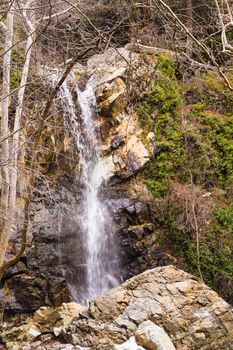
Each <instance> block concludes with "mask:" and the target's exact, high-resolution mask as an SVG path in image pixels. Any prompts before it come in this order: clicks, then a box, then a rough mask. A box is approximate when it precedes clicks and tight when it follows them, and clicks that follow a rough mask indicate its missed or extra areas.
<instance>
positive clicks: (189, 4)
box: [186, 0, 193, 57]
mask: <svg viewBox="0 0 233 350" xmlns="http://www.w3.org/2000/svg"><path fill="white" fill-rule="evenodd" d="M186 14H187V29H188V30H189V32H190V33H191V34H193V4H192V0H187V2H186ZM186 54H187V55H188V56H189V57H192V54H193V40H192V38H191V37H190V35H188V36H187V46H186Z"/></svg>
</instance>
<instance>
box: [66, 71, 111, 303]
mask: <svg viewBox="0 0 233 350" xmlns="http://www.w3.org/2000/svg"><path fill="white" fill-rule="evenodd" d="M71 78H72V77H70V81H71V82H72V85H73V86H74V84H75V79H74V78H72V79H71ZM75 90H76V94H77V98H78V102H79V105H80V108H81V114H80V115H79V116H78V115H77V112H76V106H75V102H74V99H73V96H72V93H71V91H70V89H69V86H68V82H64V83H63V85H62V86H61V88H60V91H59V101H60V105H61V106H62V109H63V112H64V117H65V118H67V117H68V118H69V120H68V121H67V120H66V125H68V124H69V126H70V128H71V132H72V135H73V138H74V140H75V144H76V147H77V150H78V151H79V157H80V160H79V162H80V173H79V180H78V184H79V186H80V188H81V194H82V196H81V197H82V199H81V201H80V203H79V215H78V217H77V222H78V226H79V230H78V235H79V236H80V235H81V242H82V250H83V252H84V254H83V256H84V262H83V261H80V260H79V257H78V256H77V257H74V259H75V261H76V266H77V269H79V268H80V266H81V267H82V269H81V270H82V271H81V272H80V273H82V274H83V275H84V276H83V278H82V284H83V285H82V286H80V291H81V292H78V291H77V290H75V288H74V282H72V286H71V287H72V290H73V294H74V296H75V297H76V300H77V301H78V302H79V303H82V304H87V303H88V301H90V300H92V299H93V298H95V297H96V296H98V295H101V294H103V293H104V292H105V291H106V290H108V289H110V288H112V287H114V286H116V285H118V280H117V278H116V277H114V275H115V273H116V271H117V267H118V266H117V254H116V245H115V242H114V234H113V225H112V221H111V215H110V213H109V210H108V207H107V203H106V201H105V198H104V186H103V171H104V169H103V168H102V167H101V166H100V146H101V144H100V138H99V135H98V132H97V130H98V128H97V123H96V120H95V116H96V99H95V94H94V91H93V88H92V83H91V80H89V82H88V83H87V86H86V89H85V90H84V91H81V90H80V89H79V88H78V87H77V86H76V87H75ZM67 122H68V124H67ZM79 240H80V237H79Z"/></svg>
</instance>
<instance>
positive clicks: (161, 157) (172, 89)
mask: <svg viewBox="0 0 233 350" xmlns="http://www.w3.org/2000/svg"><path fill="white" fill-rule="evenodd" d="M156 68H157V69H158V72H159V74H158V79H157V80H156V82H154V87H153V88H152V90H151V92H150V94H149V95H148V96H147V97H146V98H145V100H144V101H143V102H142V104H141V105H140V106H138V114H139V116H140V119H141V123H142V126H143V128H144V132H145V133H148V132H151V131H152V132H154V135H155V140H156V142H155V154H154V158H153V161H151V162H149V164H148V165H147V167H146V169H145V177H146V184H147V186H148V187H149V189H150V191H151V192H152V194H153V195H154V196H155V197H161V196H163V195H164V194H165V193H166V191H167V189H168V185H169V181H170V179H172V178H173V176H174V174H175V169H176V170H177V169H178V168H179V167H180V165H181V164H182V163H183V161H184V153H183V149H184V147H183V137H182V133H181V127H180V120H179V117H178V113H177V109H178V106H179V105H180V103H181V98H180V94H179V89H178V83H177V81H176V78H175V68H174V62H173V60H172V59H171V58H170V57H169V56H168V55H165V54H164V55H159V56H158V58H157V61H156Z"/></svg>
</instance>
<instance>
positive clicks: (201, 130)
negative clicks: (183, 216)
mask: <svg viewBox="0 0 233 350" xmlns="http://www.w3.org/2000/svg"><path fill="white" fill-rule="evenodd" d="M186 137H187V143H188V153H189V154H188V157H189V164H190V167H191V171H192V173H193V175H194V181H195V183H197V184H201V185H202V186H203V185H204V186H205V187H206V188H210V187H213V186H215V187H221V188H227V187H228V186H230V185H232V182H233V142H232V140H233V114H230V115H229V116H226V117H224V116H221V115H218V114H214V112H211V113H210V112H209V111H208V110H205V105H203V104H197V105H194V106H193V107H192V109H191V112H190V113H189V115H188V118H187V130H186Z"/></svg>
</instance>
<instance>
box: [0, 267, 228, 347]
mask: <svg viewBox="0 0 233 350" xmlns="http://www.w3.org/2000/svg"><path fill="white" fill-rule="evenodd" d="M1 337H2V340H3V342H4V343H5V344H6V345H7V348H8V349H12V350H32V349H37V350H51V349H63V350H65V349H66V350H68V349H70V350H75V349H76V350H78V349H79V350H80V349H83V350H84V349H93V350H104V349H105V350H114V349H115V350H139V349H142V350H143V349H149V350H155V349H160V350H175V349H176V350H186V349H187V350H201V349H202V350H230V349H233V314H232V309H231V307H230V305H229V304H227V303H226V302H225V301H224V300H222V299H221V298H220V297H218V295H217V294H216V293H215V292H214V291H212V290H211V289H210V288H208V287H207V286H206V285H204V284H201V283H199V282H198V281H197V280H196V279H195V278H194V277H193V276H191V275H190V274H187V273H185V272H184V271H181V270H178V269H177V268H175V267H174V266H166V267H161V268H155V269H152V270H148V271H145V272H144V273H142V274H140V275H138V276H135V277H133V278H131V279H129V280H128V281H126V282H125V283H123V284H122V286H120V287H117V288H114V289H112V290H110V291H109V292H107V293H106V294H105V295H103V296H101V297H98V298H97V299H95V300H93V301H92V302H91V303H90V305H89V307H88V309H86V308H85V307H83V306H81V305H78V304H75V303H70V304H63V305H62V306H61V307H59V308H48V307H47V308H46V307H43V308H40V309H39V310H38V311H36V313H35V314H34V316H33V317H32V318H30V319H28V320H27V322H26V323H24V324H23V325H21V326H18V327H13V326H12V327H10V328H9V325H8V328H7V327H5V329H4V327H3V330H2V333H1Z"/></svg>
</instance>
